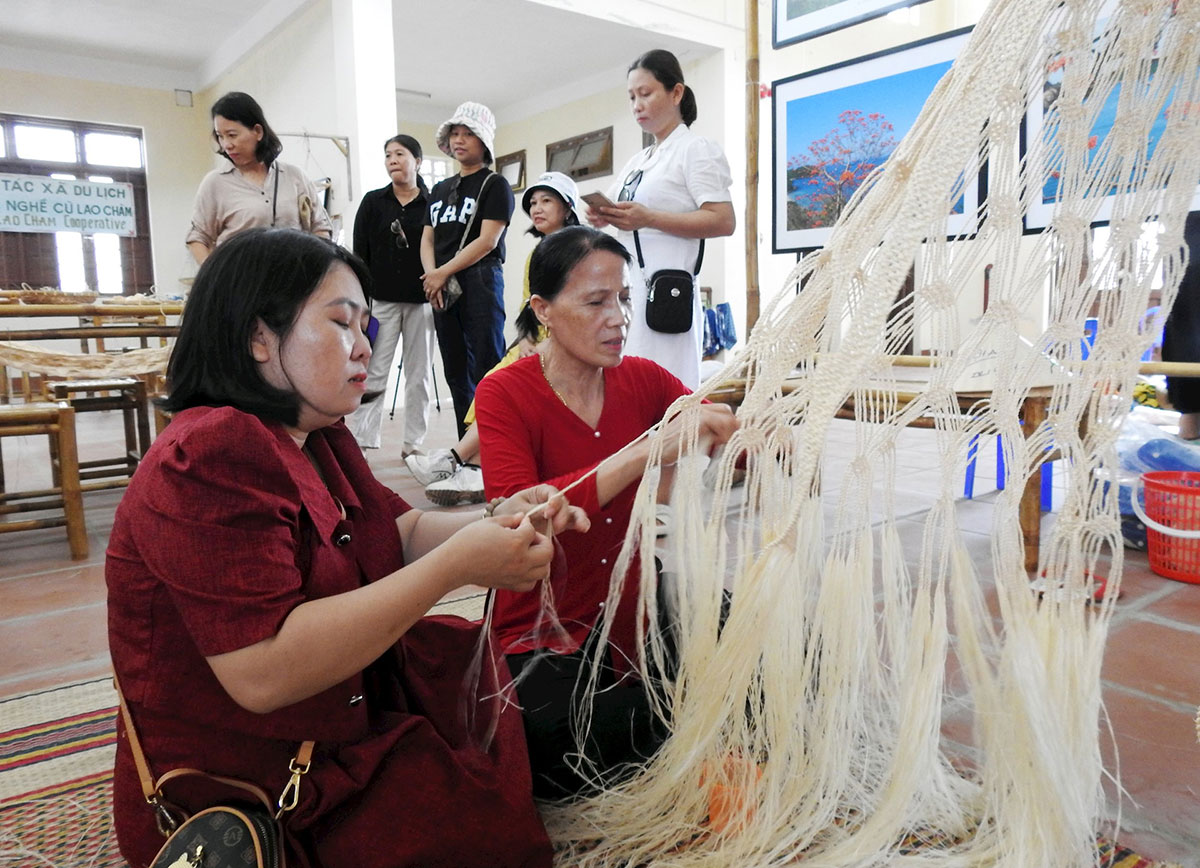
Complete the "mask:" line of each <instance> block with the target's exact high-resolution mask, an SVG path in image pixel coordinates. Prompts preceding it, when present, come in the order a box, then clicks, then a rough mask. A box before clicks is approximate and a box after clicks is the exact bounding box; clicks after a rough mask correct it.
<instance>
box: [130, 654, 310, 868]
mask: <svg viewBox="0 0 1200 868" xmlns="http://www.w3.org/2000/svg"><path fill="white" fill-rule="evenodd" d="M113 684H114V686H115V687H116V688H117V698H118V699H119V700H120V703H121V718H122V719H123V720H124V721H125V732H126V734H127V735H128V737H129V747H130V750H131V751H132V753H133V762H134V765H135V766H137V771H138V777H139V778H140V779H141V782H142V795H144V796H145V797H146V803H147V804H149V805H150V806H151V807H153V808H154V811H155V821H156V822H157V823H158V830H159V831H160V832H162V834H163V837H165V838H166V839H167V841H166V843H165V844H163V846H162V849H161V850H159V851H158V854H157V855H156V856H155V857H154V860H153V861H152V862H151V863H150V868H286V864H287V862H286V859H285V858H284V851H283V846H282V841H281V835H280V822H281V821H282V819H283V817H284V815H285V814H286V813H287V812H288V811H290V810H292V809H293V808H295V807H296V804H297V803H298V802H299V799H300V779H301V778H302V777H303V776H304V775H305V774H306V773H307V772H308V769H309V766H310V764H311V762H312V752H313V747H314V744H315V743H314V742H311V741H306V742H304V743H303V744H301V745H300V749H299V750H297V751H296V756H295V758H294V759H292V761H291V762H290V763H289V765H288V770H289V771H290V772H291V775H292V776H291V778H290V780H289V781H288V783H287V786H285V787H284V788H283V793H282V794H281V795H280V796H279V799H278V800H277V801H276V802H275V803H274V805H273V804H272V803H271V798H270V797H269V796H268V795H267V794H266V792H265V791H264V790H263V789H262V788H261V787H259V786H257V785H255V784H252V783H249V782H247V781H239V780H237V779H236V778H226V777H222V776H220V775H210V774H208V773H207V772H202V771H200V770H198V769H189V768H179V769H172V770H171V771H169V772H167V773H166V774H164V775H163V776H162V777H160V778H159V779H158V780H157V781H156V780H154V778H153V776H152V775H151V774H150V767H149V765H148V764H147V762H146V755H145V754H144V753H143V752H142V745H141V741H140V740H139V739H138V735H137V729H136V728H135V727H134V725H133V717H132V716H131V715H130V713H129V707H128V706H127V705H126V704H125V695H124V694H123V693H122V692H121V685H120V683H119V682H118V681H117V677H116V675H113ZM184 777H201V778H204V779H206V780H209V781H213V782H216V783H218V784H221V785H223V786H225V787H228V788H230V789H233V790H238V791H240V792H242V793H244V794H245V795H246V803H236V804H235V803H233V802H230V803H229V804H224V805H216V806H214V807H211V808H205V809H204V810H203V811H200V812H198V813H196V814H193V815H190V816H189V815H188V814H187V812H185V811H184V810H182V809H181V808H179V807H178V806H176V805H173V804H171V802H169V801H168V800H167V798H166V796H164V795H163V787H164V786H165V785H166V784H167V783H169V782H170V781H173V780H177V779H179V778H184Z"/></svg>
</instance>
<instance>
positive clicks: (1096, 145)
mask: <svg viewBox="0 0 1200 868" xmlns="http://www.w3.org/2000/svg"><path fill="white" fill-rule="evenodd" d="M1114 6H1115V0H1110V2H1109V3H1107V4H1106V9H1107V10H1108V12H1109V15H1111V12H1112V11H1113V9H1114ZM1109 15H1104V16H1103V17H1101V18H1098V19H1097V21H1096V26H1095V29H1094V31H1093V34H1092V45H1093V51H1094V52H1102V51H1104V50H1105V46H1106V45H1107V44H1108V43H1109V42H1110V41H1111V34H1109V33H1108V20H1109ZM1066 63H1067V61H1066V60H1065V59H1064V58H1063V57H1062V56H1061V55H1057V54H1051V55H1049V56H1048V57H1046V59H1045V69H1044V72H1045V76H1044V78H1043V80H1042V86H1041V92H1040V93H1031V94H1030V95H1029V99H1028V106H1029V109H1028V111H1027V112H1026V113H1025V126H1024V129H1023V130H1022V136H1021V147H1022V155H1023V156H1024V155H1025V154H1026V153H1028V151H1029V150H1030V149H1031V145H1032V144H1033V143H1036V142H1042V139H1043V137H1046V138H1047V141H1045V142H1043V143H1042V144H1043V147H1042V150H1041V153H1042V154H1043V155H1045V157H1046V158H1047V159H1049V158H1052V157H1053V155H1055V154H1056V153H1057V148H1056V147H1055V145H1054V143H1053V141H1052V140H1050V139H1051V137H1052V136H1053V133H1052V132H1048V129H1047V124H1046V118H1047V114H1048V113H1049V112H1051V111H1052V110H1053V108H1054V103H1055V100H1056V99H1057V97H1058V94H1059V92H1060V90H1061V88H1062V82H1063V71H1064V69H1065V66H1066ZM1096 96H1097V97H1098V98H1102V99H1103V101H1102V102H1099V103H1098V104H1096V105H1092V104H1091V102H1090V100H1086V101H1085V103H1084V105H1085V108H1086V109H1087V110H1088V111H1090V112H1094V114H1093V117H1094V120H1093V121H1092V128H1091V135H1089V136H1088V160H1089V165H1090V161H1091V159H1092V158H1093V157H1094V156H1095V155H1097V154H1100V153H1103V151H1104V141H1105V139H1106V138H1107V137H1108V135H1109V133H1111V132H1112V128H1113V123H1114V121H1115V120H1116V117H1117V103H1118V102H1119V100H1120V98H1121V85H1120V84H1119V83H1118V84H1117V85H1116V86H1114V87H1113V88H1112V90H1110V91H1108V92H1107V93H1103V94H1096ZM1170 110H1171V109H1170V105H1168V106H1167V107H1166V109H1165V110H1164V111H1163V112H1162V113H1161V114H1160V115H1159V116H1158V118H1157V119H1156V120H1155V122H1154V125H1153V126H1152V127H1150V131H1149V135H1148V136H1147V146H1148V150H1147V153H1150V154H1153V153H1154V148H1155V147H1156V146H1157V144H1158V140H1159V139H1160V138H1161V137H1162V134H1163V131H1164V130H1165V129H1166V127H1167V113H1168V112H1169V111H1170ZM1115 199H1116V190H1115V189H1110V192H1109V193H1108V194H1107V196H1106V197H1105V199H1104V201H1102V202H1101V203H1100V204H1099V207H1098V209H1097V211H1096V216H1095V219H1094V221H1093V224H1092V225H1093V226H1104V225H1107V224H1108V221H1109V219H1110V218H1111V217H1112V210H1113V202H1114V200H1115ZM1057 202H1058V177H1057V173H1051V175H1050V177H1048V178H1047V179H1046V181H1045V183H1044V184H1043V185H1042V192H1041V195H1040V196H1037V197H1035V198H1034V200H1033V201H1032V202H1031V203H1030V205H1029V210H1028V211H1027V212H1026V214H1025V230H1026V232H1040V231H1041V230H1043V229H1045V228H1046V227H1047V226H1049V225H1050V220H1051V218H1052V217H1053V216H1054V210H1055V205H1056V203H1057ZM1191 210H1193V211H1196V210H1200V187H1198V188H1197V190H1196V193H1195V194H1194V195H1193V196H1192V204H1191Z"/></svg>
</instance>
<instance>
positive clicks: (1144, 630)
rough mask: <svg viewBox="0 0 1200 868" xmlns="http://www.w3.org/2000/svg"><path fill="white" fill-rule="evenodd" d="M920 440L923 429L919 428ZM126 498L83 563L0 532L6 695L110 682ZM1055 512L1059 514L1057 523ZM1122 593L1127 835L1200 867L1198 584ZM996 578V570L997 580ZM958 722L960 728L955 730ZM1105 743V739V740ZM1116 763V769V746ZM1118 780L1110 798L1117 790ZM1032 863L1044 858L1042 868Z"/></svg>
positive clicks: (990, 496) (40, 446)
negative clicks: (111, 605)
mask: <svg viewBox="0 0 1200 868" xmlns="http://www.w3.org/2000/svg"><path fill="white" fill-rule="evenodd" d="M432 415H433V418H432V430H431V434H430V442H431V443H433V444H435V445H445V444H446V443H448V441H449V440H450V439H451V438H452V432H453V428H454V422H453V413H452V411H451V410H450V408H449V404H448V403H447V404H446V405H445V406H444V407H443V409H442V411H441V412H440V413H434V414H432ZM109 416H111V414H99V413H92V414H87V415H85V416H82V417H81V419H80V423H81V424H80V442H81V450H82V451H83V453H84V455H85V457H86V456H88V455H92V454H103V453H104V452H106V451H109V450H110V447H111V446H112V445H113V444H115V443H116V442H117V438H118V437H119V436H120V430H119V420H117V419H115V418H108V417H109ZM400 420H401V414H397V420H396V421H395V422H389V421H387V419H386V416H385V423H384V424H385V430H384V442H385V443H389V444H397V445H393V446H391V447H390V448H389V447H385V448H384V449H382V450H379V451H372V452H371V453H369V456H368V457H369V460H370V462H371V464H372V466H373V467H374V468H375V470H376V473H377V474H378V475H379V476H380V478H381V479H382V480H383V481H384V482H385V483H387V484H389V485H391V486H392V487H393V488H395V489H396V490H397V491H399V492H400V493H401V495H403V496H404V497H405V498H406V499H408V500H409V501H410V502H412V503H413V504H414V505H419V506H428V505H429V504H428V502H427V501H426V500H425V498H424V495H423V493H422V491H421V489H420V488H419V486H417V485H416V483H415V482H414V481H413V479H412V477H411V476H410V475H409V474H408V472H407V470H406V469H405V467H404V464H403V461H402V460H401V459H400V455H399V450H398V444H399V442H400V436H399V434H400V431H399V428H400V425H401V421H400ZM910 435H911V436H910ZM927 436H928V435H927V433H926V432H920V431H909V432H905V440H906V442H905V449H903V450H902V452H901V453H900V455H901V456H902V461H900V462H899V463H898V467H897V474H898V478H900V477H902V479H900V483H901V484H898V485H897V492H898V493H897V494H896V502H895V512H896V514H897V515H898V516H902V517H903V516H908V517H907V518H902V519H901V521H900V532H901V537H902V539H904V540H906V548H907V544H908V543H912V544H917V545H919V537H920V532H921V525H920V524H919V522H918V521H917V519H918V518H919V517H920V515H919V513H920V510H921V509H923V508H927V506H928V495H929V494H930V491H929V488H928V485H929V483H928V482H927V477H928V475H929V474H928V469H929V468H930V467H931V466H932V465H933V459H932V458H931V457H929V456H930V455H931V450H930V449H929V448H928V446H929V444H928V440H926V439H923V438H926V437H927ZM44 456H45V445H44V440H43V441H41V442H38V441H35V440H33V439H32V438H28V439H27V438H19V439H16V440H15V441H14V440H13V439H8V440H6V441H5V442H4V461H5V465H4V467H5V471H6V475H7V482H8V485H9V487H10V489H15V488H18V487H22V486H33V485H36V484H38V481H39V480H42V483H43V484H44V479H43V477H44V476H46V475H48V474H47V471H46V470H45V465H46V461H45V457H44ZM986 463H987V461H986V458H985V459H984V460H983V461H981V465H980V476H979V479H978V480H977V482H976V499H975V500H973V501H963V502H962V503H960V505H959V510H958V517H959V522H960V527H962V528H963V530H964V536H965V539H966V542H967V547H968V550H969V551H970V552H971V553H972V554H974V555H976V556H977V558H978V560H979V562H981V563H986V560H987V558H988V555H989V551H990V539H989V537H988V533H989V531H990V526H991V525H990V520H991V513H992V503H993V501H994V500H995V498H996V494H995V492H994V490H993V489H991V488H990V486H991V484H992V483H991V482H990V481H989V480H988V479H987V478H985V471H984V465H986ZM119 499H120V492H119V491H118V492H98V493H92V494H88V495H87V496H86V498H85V507H86V511H87V521H88V530H89V539H90V543H91V553H90V556H89V557H88V559H87V560H86V561H81V562H75V561H71V560H70V559H69V556H68V552H67V545H66V539H65V532H64V531H63V530H61V529H53V530H40V531H30V532H26V533H19V534H5V535H0V697H3V696H12V695H16V694H20V693H24V692H28V691H31V690H37V689H42V688H45V687H50V686H55V685H60V684H65V683H70V682H74V681H79V680H84V679H87V678H94V677H99V676H102V675H103V674H105V673H106V672H107V671H108V666H109V663H108V655H107V649H106V641H105V623H104V612H105V591H104V580H103V560H104V546H105V544H106V541H107V537H108V532H109V530H110V528H111V525H112V517H113V511H114V509H115V507H116V504H117V503H118V501H119ZM1048 520H1052V519H1048ZM1125 563H1126V567H1125V576H1124V583H1123V587H1122V596H1121V598H1120V601H1119V602H1118V604H1117V608H1116V614H1115V617H1114V620H1113V622H1112V627H1111V630H1110V637H1109V642H1108V651H1107V654H1106V659H1105V664H1104V670H1103V678H1104V699H1105V704H1106V708H1107V712H1108V716H1109V723H1110V725H1111V727H1112V730H1113V733H1114V734H1115V744H1116V751H1117V755H1118V756H1119V764H1120V776H1121V781H1122V785H1123V786H1124V789H1125V793H1126V795H1125V797H1124V799H1123V800H1122V802H1121V811H1122V818H1121V829H1120V831H1119V833H1117V834H1116V837H1118V838H1119V840H1120V841H1121V842H1122V843H1124V844H1126V845H1127V846H1131V847H1134V848H1135V849H1138V850H1139V851H1140V852H1142V853H1143V854H1144V855H1146V856H1148V857H1152V858H1155V859H1162V860H1172V861H1175V862H1179V863H1181V864H1183V865H1184V866H1186V868H1200V745H1198V744H1197V740H1196V732H1195V725H1194V722H1193V718H1194V715H1195V713H1196V705H1197V703H1200V585H1189V584H1184V583H1180V582H1174V581H1170V580H1168V579H1163V578H1160V577H1158V576H1156V575H1154V574H1153V573H1151V572H1150V571H1149V569H1148V567H1147V563H1146V557H1145V555H1143V554H1140V553H1137V552H1127V553H1126V560H1125ZM985 580H986V578H985ZM952 724H953V721H949V722H948V727H947V731H950V730H951V729H952ZM1103 741H1105V739H1102V742H1103ZM1105 752H1106V757H1107V758H1108V762H1109V767H1110V768H1113V767H1115V763H1114V761H1113V750H1112V745H1111V743H1109V744H1107V746H1106V749H1105ZM1112 791H1113V790H1112V788H1111V787H1110V795H1111V794H1112ZM1030 868H1033V866H1030Z"/></svg>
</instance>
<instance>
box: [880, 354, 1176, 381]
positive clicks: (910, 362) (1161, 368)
mask: <svg viewBox="0 0 1200 868" xmlns="http://www.w3.org/2000/svg"><path fill="white" fill-rule="evenodd" d="M937 360H938V357H937V356H892V357H891V359H890V361H891V363H892V364H893V365H896V366H897V367H901V368H931V367H933V365H934V362H936V361H937ZM1138 373H1139V374H1147V375H1149V374H1166V375H1167V376H1168V377H1200V362H1142V363H1141V364H1140V365H1138Z"/></svg>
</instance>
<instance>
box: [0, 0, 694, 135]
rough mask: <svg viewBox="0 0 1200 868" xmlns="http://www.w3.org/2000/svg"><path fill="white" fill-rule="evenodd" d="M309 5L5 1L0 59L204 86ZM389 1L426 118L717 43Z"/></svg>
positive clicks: (576, 84) (595, 80)
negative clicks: (653, 52) (647, 56)
mask: <svg viewBox="0 0 1200 868" xmlns="http://www.w3.org/2000/svg"><path fill="white" fill-rule="evenodd" d="M312 2H314V0H266V2H261V3H259V4H257V5H254V4H247V2H246V0H154V2H149V3H148V2H145V0H20V2H18V0H5V2H4V4H3V5H4V11H3V25H2V29H0V65H5V66H13V67H17V68H27V69H35V70H37V71H43V72H46V71H57V72H59V73H61V74H64V75H70V76H74V77H83V78H90V79H97V80H102V81H113V82H115V83H118V84H131V85H141V86H144V87H158V88H165V89H172V88H183V89H189V90H200V89H203V88H204V87H206V86H208V85H209V84H211V83H212V82H213V81H214V80H215V79H216V78H217V77H219V76H220V75H221V74H222V73H223V72H224V71H225V70H226V69H228V68H229V67H230V66H232V65H233V64H234V63H236V62H237V61H238V60H239V59H241V58H242V57H243V56H245V54H246V53H247V52H249V51H251V50H252V49H253V48H254V46H255V45H257V44H258V43H259V42H261V41H262V40H263V39H264V38H266V37H267V36H269V35H270V34H271V33H272V32H273V31H275V30H276V29H278V28H279V27H280V26H281V25H283V24H284V23H285V22H287V21H288V20H289V19H290V18H292V17H293V16H295V15H296V14H297V13H299V12H300V11H302V10H303V9H305V8H306V7H308V6H310V5H311V4H312ZM248 6H249V7H250V8H252V9H253V11H251V12H250V13H249V14H247V8H248ZM393 8H394V10H395V13H394V15H393V21H394V26H395V45H396V54H397V62H396V87H397V89H398V92H397V102H398V104H399V106H400V108H401V110H402V111H403V112H404V113H405V114H406V115H407V116H409V117H411V118H413V119H414V120H425V121H427V122H430V123H432V122H436V121H437V120H440V119H443V118H444V117H445V115H446V113H447V112H448V111H449V110H452V109H453V107H454V106H455V105H457V104H458V103H459V102H461V101H463V100H464V99H475V100H478V101H480V102H484V103H486V104H488V105H489V106H491V107H492V108H493V110H495V111H496V112H497V113H498V114H503V115H504V116H505V118H506V119H507V120H508V121H512V120H516V119H518V118H520V117H522V116H525V115H528V114H532V113H535V112H537V111H541V110H544V109H545V108H547V107H549V106H552V105H556V104H562V103H563V102H564V101H567V100H569V99H572V98H578V97H581V96H584V95H586V94H588V93H593V92H596V91H599V90H602V89H606V88H611V87H613V83H614V80H617V81H619V80H620V78H621V76H623V74H624V71H625V68H626V67H627V66H628V64H629V62H630V61H631V60H632V59H633V58H634V57H636V56H637V55H638V54H640V53H641V52H643V51H645V50H647V49H649V48H655V47H661V48H669V49H671V50H672V51H674V52H675V53H676V54H677V55H678V56H679V58H680V60H681V61H683V62H684V63H687V62H689V61H692V60H696V59H699V58H701V57H704V56H706V55H707V54H710V53H711V52H713V51H714V50H715V49H714V48H712V47H711V46H707V45H702V44H700V43H697V42H692V41H689V40H685V39H681V38H679V37H676V36H671V35H669V34H664V33H656V32H652V31H649V30H644V29H642V28H639V27H633V26H629V25H625V24H619V23H616V22H613V21H609V20H603V19H601V18H596V17H592V16H591V15H585V14H579V13H575V12H570V11H566V10H564V9H561V8H556V7H554V6H550V5H545V4H544V3H541V2H536V0H393ZM455 21H457V22H472V23H473V25H474V26H472V27H469V28H462V29H460V30H459V31H458V35H456V36H452V35H451V34H452V33H453V32H454V31H452V30H451V29H450V28H448V27H447V26H446V25H447V23H449V22H455ZM407 91H416V92H418V94H420V95H413V94H411V93H408V92H407ZM425 94H428V96H425Z"/></svg>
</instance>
